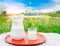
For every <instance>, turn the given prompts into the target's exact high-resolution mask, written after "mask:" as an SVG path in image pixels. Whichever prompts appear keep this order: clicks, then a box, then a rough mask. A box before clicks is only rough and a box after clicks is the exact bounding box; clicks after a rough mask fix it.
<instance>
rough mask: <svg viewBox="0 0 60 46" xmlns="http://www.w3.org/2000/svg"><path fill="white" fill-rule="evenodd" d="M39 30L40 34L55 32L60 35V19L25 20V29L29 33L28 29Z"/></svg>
mask: <svg viewBox="0 0 60 46" xmlns="http://www.w3.org/2000/svg"><path fill="white" fill-rule="evenodd" d="M30 27H32V28H37V31H38V32H46V33H48V32H54V33H60V18H58V17H56V18H54V17H53V18H52V17H51V18H49V17H46V18H25V19H24V29H25V31H28V28H30Z"/></svg>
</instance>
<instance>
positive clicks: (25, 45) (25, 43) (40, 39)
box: [5, 33, 46, 46]
mask: <svg viewBox="0 0 60 46" xmlns="http://www.w3.org/2000/svg"><path fill="white" fill-rule="evenodd" d="M27 35H28V33H26V37H25V38H24V39H22V40H14V39H12V38H11V37H10V35H7V36H6V37H5V41H6V42H8V43H10V44H13V45H19V46H32V45H39V44H42V43H44V42H45V41H46V38H45V36H44V35H42V34H37V40H28V39H27Z"/></svg>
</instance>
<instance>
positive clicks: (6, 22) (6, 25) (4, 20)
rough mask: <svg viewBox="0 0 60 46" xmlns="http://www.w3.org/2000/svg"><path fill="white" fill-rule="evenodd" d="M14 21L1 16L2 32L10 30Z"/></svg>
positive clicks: (0, 30) (0, 29)
mask: <svg viewBox="0 0 60 46" xmlns="http://www.w3.org/2000/svg"><path fill="white" fill-rule="evenodd" d="M11 26H12V21H11V19H9V17H5V16H0V34H2V33H4V32H10V30H11Z"/></svg>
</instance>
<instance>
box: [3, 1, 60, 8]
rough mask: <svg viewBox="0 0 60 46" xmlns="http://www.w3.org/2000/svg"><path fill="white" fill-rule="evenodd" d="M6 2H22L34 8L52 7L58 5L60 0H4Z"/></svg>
mask: <svg viewBox="0 0 60 46" xmlns="http://www.w3.org/2000/svg"><path fill="white" fill-rule="evenodd" d="M3 1H4V2H5V3H7V4H9V5H8V6H10V5H12V4H18V3H19V4H20V5H21V4H22V5H23V6H25V7H29V8H33V9H50V8H54V7H55V6H56V5H58V6H59V5H60V0H3Z"/></svg>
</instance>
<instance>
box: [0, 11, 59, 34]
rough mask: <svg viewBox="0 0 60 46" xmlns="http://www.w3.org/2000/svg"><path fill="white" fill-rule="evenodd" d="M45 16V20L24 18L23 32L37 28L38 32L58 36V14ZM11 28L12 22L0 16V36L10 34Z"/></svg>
mask: <svg viewBox="0 0 60 46" xmlns="http://www.w3.org/2000/svg"><path fill="white" fill-rule="evenodd" d="M2 15H3V14H2ZM43 15H44V14H43ZM54 15H55V16H54ZM45 16H46V17H45V18H33V17H30V18H24V21H23V24H24V30H25V31H28V28H30V27H31V28H37V31H38V32H46V33H48V32H54V33H59V34H60V12H59V14H58V13H54V14H45ZM11 27H12V20H11V19H10V18H9V17H4V16H1V15H0V34H2V33H5V32H10V31H11Z"/></svg>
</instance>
